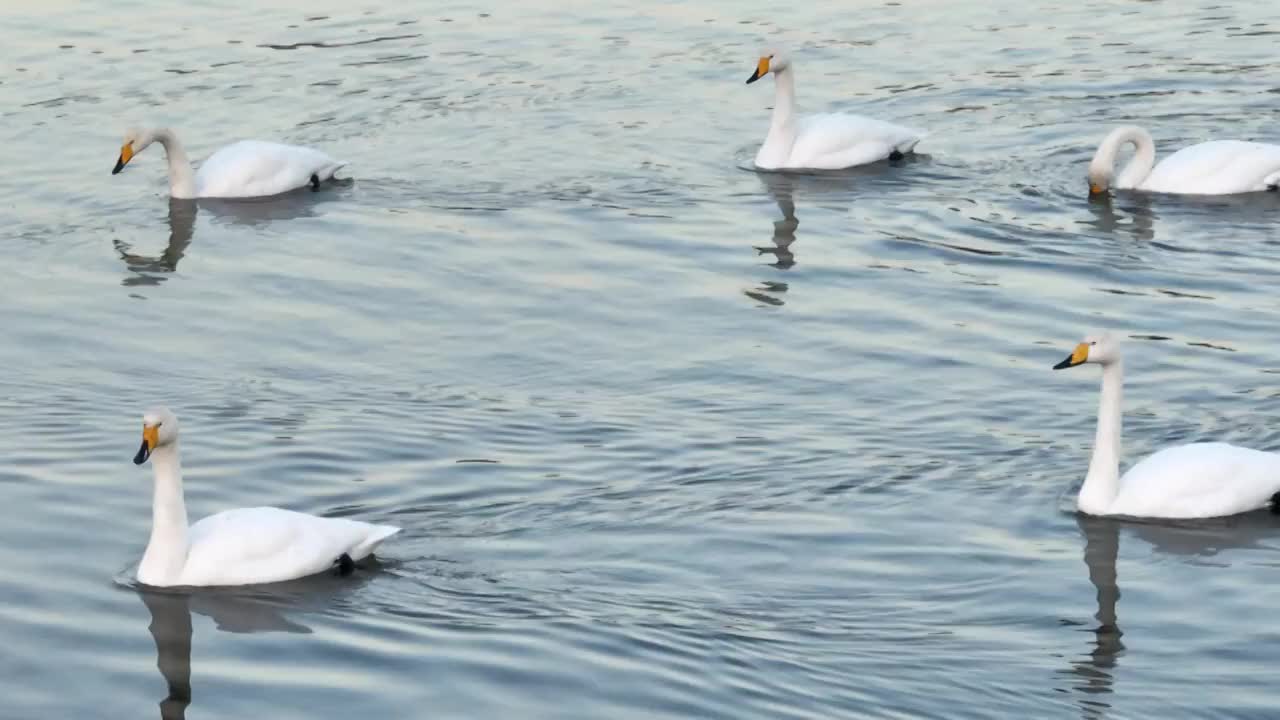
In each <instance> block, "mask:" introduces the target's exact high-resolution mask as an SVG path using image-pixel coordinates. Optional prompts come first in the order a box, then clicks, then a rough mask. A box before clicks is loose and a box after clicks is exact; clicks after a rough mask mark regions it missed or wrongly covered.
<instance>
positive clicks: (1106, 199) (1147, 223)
mask: <svg viewBox="0 0 1280 720" xmlns="http://www.w3.org/2000/svg"><path fill="white" fill-rule="evenodd" d="M1124 200H1125V206H1124V207H1123V208H1122V211H1121V212H1117V209H1116V206H1115V201H1116V199H1115V198H1113V197H1112V196H1111V195H1110V194H1105V193H1104V194H1102V195H1090V196H1089V198H1088V201H1087V202H1086V203H1085V205H1086V207H1088V208H1089V212H1090V213H1091V214H1092V215H1093V218H1092V219H1091V220H1087V221H1085V224H1086V225H1091V226H1093V227H1095V228H1097V229H1098V230H1099V231H1100V232H1102V233H1104V234H1106V235H1119V234H1127V235H1130V236H1132V237H1133V238H1134V239H1135V240H1141V241H1143V242H1150V241H1151V240H1153V239H1154V238H1155V236H1156V231H1155V224H1156V219H1157V216H1156V213H1155V211H1154V210H1153V209H1152V207H1151V197H1150V196H1148V195H1146V194H1145V193H1131V194H1126V195H1125V196H1124Z"/></svg>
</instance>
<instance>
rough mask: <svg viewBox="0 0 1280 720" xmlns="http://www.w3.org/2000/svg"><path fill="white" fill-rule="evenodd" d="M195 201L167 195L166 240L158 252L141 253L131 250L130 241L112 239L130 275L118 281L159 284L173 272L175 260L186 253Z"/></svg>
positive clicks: (126, 285)
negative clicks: (154, 253)
mask: <svg viewBox="0 0 1280 720" xmlns="http://www.w3.org/2000/svg"><path fill="white" fill-rule="evenodd" d="M196 212H197V209H196V203H195V201H194V200H178V199H177V198H169V243H168V244H167V245H165V248H164V252H162V253H160V254H159V255H141V254H138V253H135V252H133V248H132V246H131V245H130V244H129V243H126V242H124V241H123V240H120V239H116V240H114V241H113V244H114V245H115V248H116V252H117V253H119V254H120V259H121V260H123V261H124V265H125V268H127V269H128V270H129V272H130V273H131V274H129V275H126V276H125V278H124V279H123V280H121V281H120V283H121V284H122V285H124V286H125V287H138V286H146V285H159V284H160V283H162V282H164V281H165V280H167V279H168V278H167V277H166V276H167V275H168V274H170V273H173V272H176V271H177V269H178V261H179V260H181V259H182V256H183V255H185V254H186V252H187V246H188V245H190V244H191V236H192V234H193V233H194V232H195V224H196Z"/></svg>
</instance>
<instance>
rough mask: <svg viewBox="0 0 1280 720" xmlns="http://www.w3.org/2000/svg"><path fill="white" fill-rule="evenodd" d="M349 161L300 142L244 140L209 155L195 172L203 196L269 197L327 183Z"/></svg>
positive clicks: (197, 186) (198, 191) (200, 195)
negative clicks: (313, 181)
mask: <svg viewBox="0 0 1280 720" xmlns="http://www.w3.org/2000/svg"><path fill="white" fill-rule="evenodd" d="M345 165H346V163H345V162H342V161H339V160H334V159H333V158H331V157H329V156H328V155H326V154H325V153H322V152H320V151H319V150H313V149H311V148H308V147H300V146H298V145H283V144H281V143H274V142H264V141H262V140H241V141H240V142H236V143H232V144H230V145H228V146H226V147H224V148H222V149H220V150H218V151H217V152H215V153H214V154H212V155H210V156H209V159H207V160H205V161H204V163H202V164H201V165H200V169H199V170H197V171H196V195H197V197H203V198H237V197H266V196H268V195H279V194H280V193H285V192H289V191H290V190H296V189H298V188H301V187H306V186H307V185H308V184H310V182H311V176H312V175H315V176H316V177H317V178H318V179H319V180H320V182H325V181H326V180H329V179H330V178H332V177H333V174H334V173H335V172H337V171H338V170H339V169H340V168H342V167H343V166H345Z"/></svg>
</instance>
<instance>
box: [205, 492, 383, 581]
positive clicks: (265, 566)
mask: <svg viewBox="0 0 1280 720" xmlns="http://www.w3.org/2000/svg"><path fill="white" fill-rule="evenodd" d="M399 531H400V528H397V527H392V526H390V525H374V524H371V523H366V522H360V521H357V520H348V519H346V518H326V517H317V516H315V515H306V514H304V513H298V512H293V511H292V510H282V509H280V508H273V507H254V508H240V509H236V510H228V511H226V512H220V513H217V514H215V515H210V516H209V517H207V518H204V519H202V520H200V521H199V522H197V523H195V524H194V525H192V526H191V528H190V529H189V530H188V534H187V539H188V543H189V550H188V552H187V562H186V565H185V566H184V568H183V571H182V583H181V584H183V585H249V584H254V583H264V582H279V581H282V580H292V579H295V578H300V577H306V576H307V575H314V574H316V573H319V572H323V571H325V570H327V569H329V568H330V567H332V566H333V563H334V561H335V560H337V559H338V558H339V557H341V556H342V555H344V554H345V555H347V556H349V557H350V558H351V559H352V560H360V559H362V558H364V557H367V556H368V555H369V554H370V553H372V552H373V551H374V549H375V548H377V547H378V545H379V544H380V543H381V542H382V541H383V540H386V539H387V538H388V537H391V536H392V535H394V534H396V533H397V532H399Z"/></svg>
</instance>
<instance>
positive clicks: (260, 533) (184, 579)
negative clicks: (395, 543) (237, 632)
mask: <svg viewBox="0 0 1280 720" xmlns="http://www.w3.org/2000/svg"><path fill="white" fill-rule="evenodd" d="M148 458H150V459H151V465H152V467H153V468H154V469H155V489H154V499H153V500H152V506H151V539H150V540H149V541H148V542H147V550H146V552H145V553H143V555H142V562H141V563H140V564H139V565H138V573H137V578H138V582H141V583H143V584H146V585H154V586H158V587H167V586H172V585H250V584H254V583H268V582H277V581H281V580H292V579H295V578H300V577H305V576H307V575H314V574H316V573H319V572H322V571H324V570H328V569H329V568H332V567H334V566H335V565H337V566H338V568H339V569H340V570H341V571H342V572H350V571H351V569H352V567H353V565H354V563H355V562H356V561H358V560H360V559H362V558H364V557H366V556H368V555H370V554H371V553H372V552H373V551H374V549H375V548H377V547H378V544H379V543H381V542H382V541H383V540H386V539H387V538H389V537H391V536H392V535H394V534H396V533H398V532H400V528H397V527H392V526H390V525H371V524H369V523H365V522H358V521H356V520H347V519H344V518H325V517H316V516H315V515H304V514H303V513H298V512H293V511H291V510H281V509H279V508H273V507H255V508H240V509H237V510H226V511H224V512H220V513H217V514H216V515H210V516H209V517H207V518H204V519H203V520H200V521H198V522H196V523H195V524H194V525H192V526H191V527H187V509H186V505H185V503H184V501H183V497H182V464H181V461H180V460H179V457H178V418H177V417H175V416H174V414H173V413H171V412H169V410H168V409H166V408H156V409H154V410H150V411H148V412H147V413H146V414H145V415H144V416H143V418H142V447H141V448H139V449H138V454H137V455H136V456H135V457H134V458H133V462H134V464H137V465H141V464H142V463H144V462H146V461H147V459H148Z"/></svg>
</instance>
